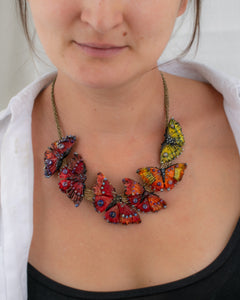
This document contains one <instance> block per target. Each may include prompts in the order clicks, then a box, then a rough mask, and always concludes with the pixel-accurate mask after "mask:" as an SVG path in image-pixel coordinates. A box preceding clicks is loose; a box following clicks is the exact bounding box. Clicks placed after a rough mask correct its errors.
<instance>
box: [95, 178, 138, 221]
mask: <svg viewBox="0 0 240 300" xmlns="http://www.w3.org/2000/svg"><path fill="white" fill-rule="evenodd" d="M93 191H94V194H95V196H94V197H93V200H94V206H95V209H96V211H97V212H99V213H100V212H103V211H105V215H104V219H106V220H107V222H109V223H122V224H125V225H127V224H130V223H136V224H137V223H141V219H140V216H139V215H138V213H137V212H136V210H135V209H133V208H131V207H130V206H128V205H127V204H126V203H125V202H123V201H122V197H121V196H120V195H117V193H116V190H115V189H114V187H113V186H112V185H111V184H110V182H109V181H108V179H107V178H106V177H105V176H104V175H103V174H102V173H98V174H97V184H96V185H95V186H94V187H93Z"/></svg>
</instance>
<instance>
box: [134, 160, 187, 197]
mask: <svg viewBox="0 0 240 300" xmlns="http://www.w3.org/2000/svg"><path fill="white" fill-rule="evenodd" d="M186 168H187V164H185V163H178V164H174V165H171V166H170V167H168V168H160V169H159V168H156V167H155V168H154V167H148V168H140V169H138V170H137V173H138V174H139V175H140V176H141V178H142V180H143V182H144V183H145V184H146V185H147V186H149V187H150V188H151V190H152V191H156V192H158V191H161V192H163V191H164V189H166V190H167V191H170V190H172V189H173V188H174V187H175V186H176V184H177V183H178V182H179V181H181V180H182V177H183V175H184V170H185V169H186Z"/></svg>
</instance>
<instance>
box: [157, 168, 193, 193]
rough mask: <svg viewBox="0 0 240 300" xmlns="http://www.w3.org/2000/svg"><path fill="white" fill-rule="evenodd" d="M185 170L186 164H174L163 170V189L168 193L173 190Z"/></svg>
mask: <svg viewBox="0 0 240 300" xmlns="http://www.w3.org/2000/svg"><path fill="white" fill-rule="evenodd" d="M186 168H187V164H185V163H179V164H174V165H172V166H170V167H168V168H166V169H163V170H162V172H163V177H165V178H164V188H165V189H167V190H168V191H169V190H171V189H173V188H174V187H175V185H176V183H178V182H179V181H181V180H182V177H183V175H184V171H185V169H186Z"/></svg>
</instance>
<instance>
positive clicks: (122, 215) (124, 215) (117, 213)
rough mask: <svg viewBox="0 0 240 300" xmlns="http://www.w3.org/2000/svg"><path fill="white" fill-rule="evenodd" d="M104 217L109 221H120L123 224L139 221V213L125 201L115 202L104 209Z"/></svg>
mask: <svg viewBox="0 0 240 300" xmlns="http://www.w3.org/2000/svg"><path fill="white" fill-rule="evenodd" d="M104 219H106V220H107V222H109V223H115V224H117V223H121V224H123V225H128V224H138V223H141V219H140V216H139V214H138V213H137V212H136V211H135V210H134V209H133V208H131V207H129V206H128V205H127V204H126V203H123V202H117V203H116V204H115V205H114V206H113V207H112V208H110V209H109V210H107V211H106V213H105V216H104Z"/></svg>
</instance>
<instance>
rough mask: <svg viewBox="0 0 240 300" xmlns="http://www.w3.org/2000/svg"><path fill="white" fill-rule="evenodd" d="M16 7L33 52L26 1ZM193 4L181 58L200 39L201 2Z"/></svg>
mask: <svg viewBox="0 0 240 300" xmlns="http://www.w3.org/2000/svg"><path fill="white" fill-rule="evenodd" d="M16 1H17V6H18V9H19V14H20V19H21V23H22V26H23V30H24V34H25V37H26V39H27V41H28V44H29V46H30V48H31V49H32V50H33V51H34V43H33V38H31V36H30V33H29V24H28V10H27V1H26V0H16ZM192 1H193V2H194V13H195V23H194V26H193V32H192V37H191V40H190V42H189V44H188V45H187V47H186V48H185V49H184V51H183V52H182V54H181V56H184V55H186V54H187V53H188V52H189V50H190V49H191V48H192V46H193V44H194V41H195V40H196V41H197V46H198V44H199V39H200V18H201V0H192Z"/></svg>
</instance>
